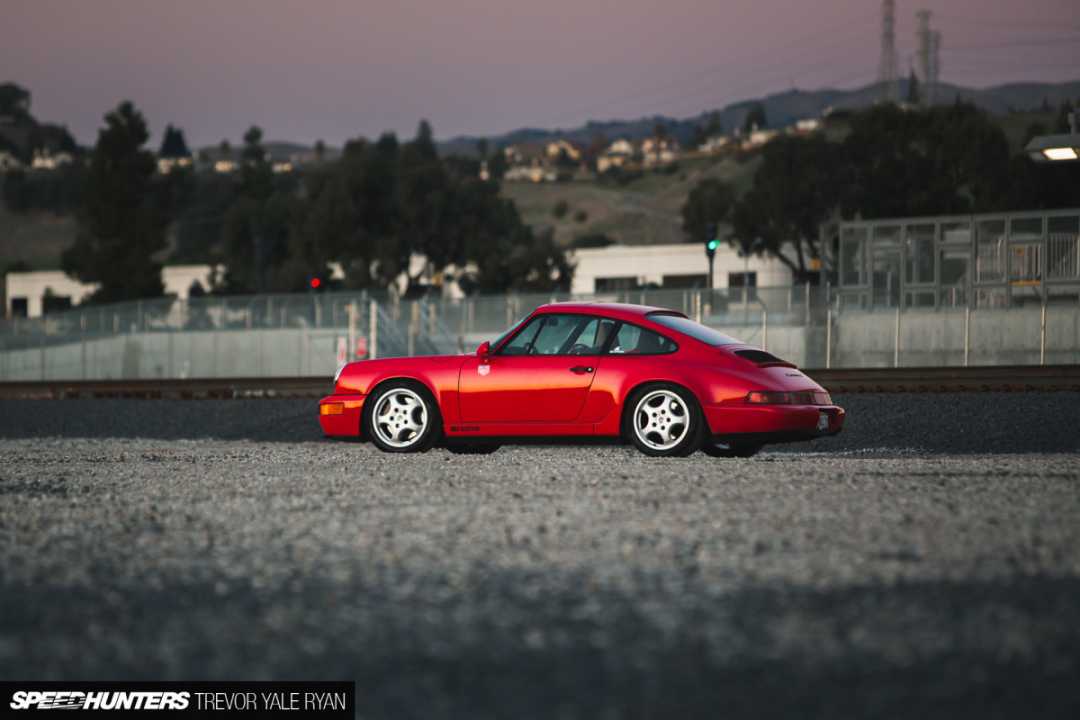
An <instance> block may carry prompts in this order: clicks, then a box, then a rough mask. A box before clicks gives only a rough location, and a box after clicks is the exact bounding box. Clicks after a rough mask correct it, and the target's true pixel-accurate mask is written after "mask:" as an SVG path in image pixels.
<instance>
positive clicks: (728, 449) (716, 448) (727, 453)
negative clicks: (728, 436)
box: [701, 441, 762, 458]
mask: <svg viewBox="0 0 1080 720" xmlns="http://www.w3.org/2000/svg"><path fill="white" fill-rule="evenodd" d="M761 447H762V446H761V445H757V444H754V443H712V442H708V441H706V442H705V443H704V444H703V445H702V446H701V451H702V452H703V453H705V454H706V455H708V456H710V457H720V458H748V457H754V456H755V455H757V454H758V452H759V451H760V450H761Z"/></svg>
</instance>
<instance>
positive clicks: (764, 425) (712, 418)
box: [705, 405, 845, 444]
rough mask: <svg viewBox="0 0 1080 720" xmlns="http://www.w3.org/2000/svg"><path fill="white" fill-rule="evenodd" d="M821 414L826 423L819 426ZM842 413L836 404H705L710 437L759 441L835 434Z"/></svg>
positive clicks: (777, 441) (841, 420)
mask: <svg viewBox="0 0 1080 720" xmlns="http://www.w3.org/2000/svg"><path fill="white" fill-rule="evenodd" d="M823 414H824V416H825V418H826V419H827V426H826V427H825V428H820V425H819V422H820V419H821V417H822V415H823ZM844 415H845V413H844V409H843V408H842V407H839V406H837V405H760V406H750V405H711V406H709V407H706V408H705V421H706V422H707V423H708V425H709V432H710V433H711V434H712V435H713V437H715V438H717V439H730V440H743V441H749V442H756V443H762V444H765V443H781V442H797V441H800V440H811V439H813V438H817V437H824V436H828V435H836V434H837V433H839V432H840V431H841V430H842V429H843V428H844Z"/></svg>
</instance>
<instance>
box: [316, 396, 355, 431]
mask: <svg viewBox="0 0 1080 720" xmlns="http://www.w3.org/2000/svg"><path fill="white" fill-rule="evenodd" d="M363 410H364V396H363V395H327V396H326V397H324V398H323V399H322V400H320V401H319V425H321V426H322V431H323V433H324V434H326V435H330V436H332V437H357V436H358V435H360V415H361V413H362V412H363Z"/></svg>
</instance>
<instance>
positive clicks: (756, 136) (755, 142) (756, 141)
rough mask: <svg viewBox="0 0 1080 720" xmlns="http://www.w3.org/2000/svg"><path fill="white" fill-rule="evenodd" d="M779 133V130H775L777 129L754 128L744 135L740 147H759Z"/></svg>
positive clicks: (747, 148) (745, 148)
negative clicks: (744, 137)
mask: <svg viewBox="0 0 1080 720" xmlns="http://www.w3.org/2000/svg"><path fill="white" fill-rule="evenodd" d="M779 134H780V132H779V131H777V130H757V129H755V130H753V131H751V133H750V134H749V135H748V136H747V137H746V139H745V140H743V143H742V149H743V150H752V149H754V148H759V147H761V146H762V145H765V144H766V143H768V142H769V141H771V140H772V139H773V138H775V137H776V136H777V135H779Z"/></svg>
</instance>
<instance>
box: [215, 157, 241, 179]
mask: <svg viewBox="0 0 1080 720" xmlns="http://www.w3.org/2000/svg"><path fill="white" fill-rule="evenodd" d="M239 167H240V164H239V163H237V162H236V161H235V160H233V159H232V158H222V159H220V160H215V161H214V172H216V173H221V174H223V175H225V174H228V173H232V172H236V170H237V168H239Z"/></svg>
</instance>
